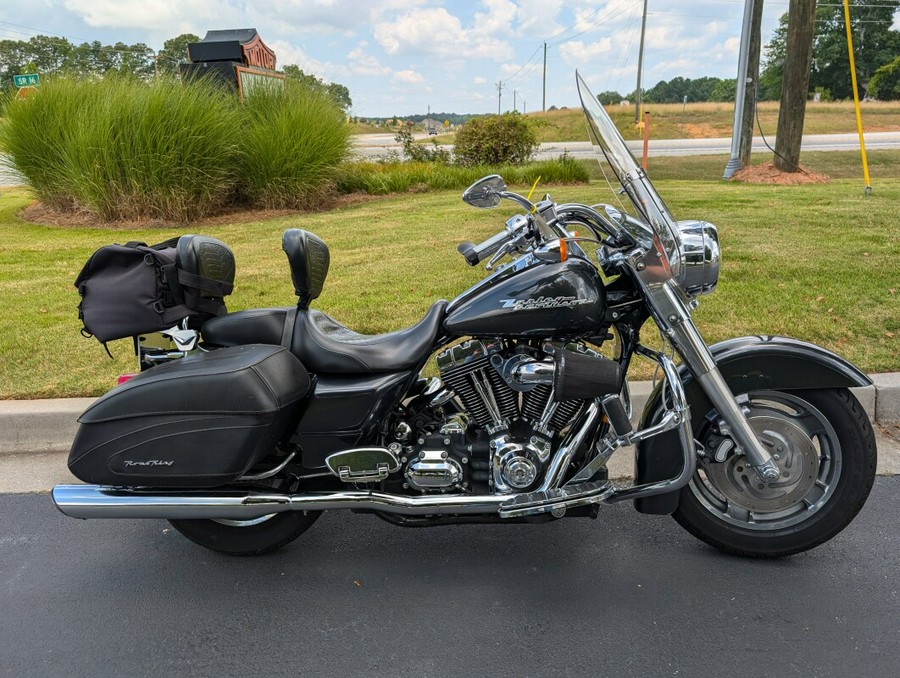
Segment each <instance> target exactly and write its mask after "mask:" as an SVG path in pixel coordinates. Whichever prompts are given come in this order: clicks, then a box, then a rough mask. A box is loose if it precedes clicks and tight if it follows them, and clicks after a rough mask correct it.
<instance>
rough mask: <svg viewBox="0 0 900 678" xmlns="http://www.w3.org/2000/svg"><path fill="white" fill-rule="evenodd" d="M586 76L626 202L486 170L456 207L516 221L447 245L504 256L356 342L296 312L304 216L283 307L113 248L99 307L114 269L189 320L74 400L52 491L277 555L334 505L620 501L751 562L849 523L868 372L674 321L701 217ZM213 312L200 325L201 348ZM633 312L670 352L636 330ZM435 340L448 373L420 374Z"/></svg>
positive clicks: (309, 245) (570, 511)
mask: <svg viewBox="0 0 900 678" xmlns="http://www.w3.org/2000/svg"><path fill="white" fill-rule="evenodd" d="M578 89H579V94H580V96H581V101H582V105H583V108H584V112H585V115H586V117H587V121H588V127H589V130H590V134H591V137H592V141H593V143H594V145H595V148H596V150H597V151H598V155H599V156H600V159H601V164H603V163H606V165H604V166H605V167H606V166H608V169H609V170H611V172H612V174H613V175H614V178H615V179H616V180H618V181H619V183H620V184H621V192H620V195H624V196H626V197H627V199H628V201H630V203H631V206H632V209H631V211H632V213H631V214H629V213H628V212H626V211H625V210H624V209H617V208H615V207H612V206H610V205H602V204H598V205H591V206H589V205H582V204H574V203H573V204H556V203H554V202H552V201H551V200H550V198H549V196H548V197H545V198H544V199H543V200H540V201H539V202H537V203H534V204H533V203H532V202H530V201H529V200H528V199H526V198H524V197H522V196H520V195H517V194H515V193H512V192H509V191H508V190H507V188H506V186H505V184H504V182H503V180H502V179H501V178H500V177H499V176H496V175H495V176H489V177H485V178H484V179H481V180H480V181H478V182H476V183H475V184H473V185H472V186H470V187H469V188H468V189H467V190H466V192H465V193H464V194H463V200H464V201H466V202H467V203H469V204H471V205H473V206H475V207H483V208H489V207H496V206H497V205H498V204H500V202H501V201H502V200H504V199H506V200H510V201H512V202H513V203H515V204H516V205H517V206H518V207H519V208H520V209H521V210H522V213H520V214H517V215H515V216H513V217H512V218H510V219H509V220H508V221H507V222H506V225H505V227H504V228H503V229H502V230H501V231H500V232H499V233H498V234H497V235H495V236H494V237H492V238H490V239H488V240H487V241H485V242H483V243H481V244H479V245H473V244H472V243H463V244H462V245H460V247H459V251H460V252H461V254H462V255H463V256H464V257H465V259H466V261H467V262H468V263H469V264H470V265H473V266H474V265H476V264H478V263H480V262H482V261H485V260H489V263H488V265H487V268H488V269H489V270H493V269H494V268H495V267H496V270H493V272H492V273H491V275H490V276H488V277H487V278H485V279H484V280H482V281H481V282H480V283H479V284H477V285H475V286H474V287H473V288H472V289H470V290H468V291H466V292H464V293H463V294H461V295H460V296H459V297H457V298H456V299H454V300H453V301H451V302H449V303H448V302H446V301H438V302H436V303H435V304H434V305H433V306H432V307H431V309H430V310H429V311H428V313H427V314H426V316H425V317H424V318H423V319H422V320H421V322H419V323H418V324H416V325H414V326H412V327H409V328H407V329H403V330H399V331H396V332H391V333H389V334H383V335H378V336H366V335H361V334H357V333H356V332H354V331H352V330H350V329H348V328H346V327H344V326H343V325H341V324H340V323H339V322H338V321H336V320H334V319H333V318H331V317H329V316H328V315H326V314H325V313H323V312H321V311H318V310H315V309H314V308H311V304H312V302H314V300H315V299H316V297H318V296H319V293H320V292H321V290H322V287H323V285H324V283H325V278H326V274H327V272H328V264H329V252H328V248H327V247H326V245H325V243H323V242H322V241H321V240H320V239H318V238H317V237H316V236H314V235H313V234H311V233H308V232H305V231H302V230H297V229H292V230H289V231H287V232H286V233H285V234H284V241H283V245H284V249H285V251H286V253H287V256H288V260H289V262H290V266H291V273H292V276H293V282H294V287H295V290H296V293H297V296H298V297H299V301H298V304H297V306H296V307H294V308H269V309H256V310H249V311H241V312H237V313H231V314H224V315H216V314H217V313H219V312H220V311H221V309H220V307H219V305H220V304H221V301H222V299H221V298H222V296H223V295H224V294H226V293H227V292H228V291H229V290H230V281H228V280H223V279H224V278H227V276H228V274H229V273H228V272H229V271H230V272H231V276H232V277H233V271H234V268H233V260H229V256H230V251H229V250H228V249H227V248H226V247H225V246H224V245H223V244H222V243H219V242H218V241H214V240H212V239H210V238H202V237H198V236H184V237H182V238H181V239H179V240H178V242H177V243H174V242H173V243H168V244H163V245H166V246H167V247H168V249H166V247H162V246H161V247H157V248H148V247H145V246H142V245H139V244H138V245H135V244H129V246H130V247H131V248H132V250H133V251H135V252H138V253H139V255H137V258H135V261H137V262H138V264H135V266H136V268H135V267H134V266H132V267H131V268H128V267H127V266H125V267H124V268H122V269H121V270H119V269H116V270H117V271H118V274H117V275H120V277H118V278H115V277H113V278H110V280H112V279H114V280H116V281H117V283H116V284H115V285H109V284H107V286H106V288H107V289H111V288H115V289H114V292H115V294H114V295H112V296H114V297H115V298H125V297H129V294H128V285H127V284H125V283H123V282H122V281H124V280H126V278H127V276H126V273H125V272H123V271H126V269H127V271H126V272H127V273H128V275H131V274H132V272H134V274H135V275H137V273H140V274H141V275H144V277H145V278H146V279H147V280H151V279H152V280H155V281H156V282H157V283H159V287H158V290H159V289H161V290H162V295H161V296H160V297H159V298H158V299H157V298H155V297H154V296H153V295H150V297H151V302H152V303H151V304H150V305H151V306H152V307H153V309H154V311H155V312H157V314H158V317H157V318H156V320H155V321H153V322H155V323H157V324H160V323H169V322H170V321H171V319H172V317H173V316H184V315H185V314H188V315H189V316H190V317H188V318H187V319H185V320H184V322H183V323H181V324H180V325H177V326H176V327H173V328H172V329H170V330H168V331H166V332H165V333H164V334H165V336H166V337H167V339H166V340H167V341H169V342H171V343H170V344H169V345H167V346H162V345H154V341H153V340H152V338H151V337H150V336H148V335H144V336H139V337H137V338H136V339H135V344H136V348H137V351H138V353H139V355H140V356H141V361H142V365H143V366H144V367H145V368H149V369H145V370H144V371H142V372H141V373H140V374H138V375H137V376H135V377H134V378H133V379H131V380H129V381H127V382H126V383H124V384H122V385H120V386H118V387H117V388H115V389H114V390H112V391H111V392H110V393H108V394H107V395H106V396H104V397H103V398H100V399H99V400H97V401H96V402H95V403H94V404H92V405H91V407H89V408H88V410H87V411H86V412H85V413H84V414H83V415H82V417H81V419H80V422H81V425H80V428H79V431H78V434H77V437H76V439H75V441H74V444H73V446H72V451H71V455H70V458H69V468H70V469H71V471H72V472H73V473H74V474H75V475H76V476H77V477H78V478H80V479H81V480H83V481H85V482H86V483H91V484H88V485H62V486H58V487H56V488H55V489H54V490H53V500H54V501H55V502H56V505H57V506H58V507H59V509H60V510H61V511H62V512H63V513H65V514H66V515H69V516H72V517H75V518H165V519H168V520H170V521H171V523H172V525H173V526H174V527H175V528H176V529H177V530H178V531H179V532H181V533H182V534H184V535H185V536H187V537H188V538H189V539H191V540H192V541H194V542H196V543H197V544H200V545H202V546H205V547H207V548H210V549H214V550H217V551H223V552H227V553H233V554H256V553H263V552H267V551H271V550H274V549H277V548H279V547H281V546H284V545H285V544H287V543H288V542H290V541H291V540H293V539H295V538H297V537H298V536H299V535H300V534H302V533H303V532H304V531H305V530H306V529H308V528H309V527H310V526H311V525H312V523H314V522H315V520H316V518H318V516H319V515H320V514H321V512H322V511H325V510H332V509H352V510H354V511H358V512H367V513H374V514H375V515H377V516H379V517H380V518H383V519H385V520H387V521H388V522H391V523H394V524H396V525H401V526H416V527H418V526H434V525H445V524H450V523H453V524H457V523H488V522H500V523H522V522H527V523H542V522H547V521H552V520H558V519H561V518H568V517H591V518H596V517H597V516H598V514H599V511H600V507H601V506H602V505H609V504H616V503H619V502H623V501H625V500H631V501H633V502H634V506H635V508H636V509H637V510H638V511H640V512H642V513H651V514H673V515H674V517H675V519H676V520H677V521H678V522H679V523H680V524H681V525H682V526H683V527H685V528H686V529H687V530H689V531H690V532H691V533H692V534H694V535H695V536H697V537H698V538H700V539H702V540H704V541H705V542H707V543H709V544H712V545H714V546H716V547H718V548H720V549H723V550H725V551H729V552H732V553H736V554H741V555H746V556H759V557H771V556H782V555H787V554H792V553H797V552H800V551H804V550H806V549H810V548H813V547H815V546H817V545H818V544H821V543H823V542H825V541H826V540H828V539H830V538H831V537H833V536H834V535H836V534H837V533H838V532H840V531H841V530H842V529H843V528H844V527H846V525H847V524H848V523H849V522H850V521H851V520H852V519H853V517H854V516H855V515H856V514H857V512H858V511H859V510H860V508H861V507H862V505H863V503H864V502H865V500H866V497H867V496H868V494H869V491H870V489H871V487H872V484H873V481H874V475H875V464H876V450H875V440H874V435H873V432H872V427H871V426H870V424H869V421H868V419H867V417H866V415H865V413H864V411H863V409H862V407H861V406H860V404H859V403H858V402H857V400H856V399H855V398H854V396H853V395H852V394H851V393H850V391H849V390H848V389H849V388H850V387H856V386H867V385H869V384H870V381H869V379H868V378H867V377H866V376H865V375H864V374H863V373H862V372H860V371H859V370H858V369H856V368H855V367H854V366H853V365H851V364H850V363H848V362H847V361H845V360H843V359H842V358H840V357H839V356H837V355H835V354H833V353H831V352H829V351H826V350H824V349H822V348H820V347H818V346H815V345H813V344H809V343H806V342H801V341H796V340H792V339H786V338H782V337H774V336H758V337H742V338H738V339H731V340H728V341H724V342H721V343H719V344H715V345H713V346H707V345H706V344H705V343H704V341H703V339H702V337H701V335H700V333H699V332H698V330H697V327H696V326H695V325H694V323H693V322H692V320H691V311H692V310H693V309H694V308H696V305H697V303H698V299H699V297H700V296H702V295H704V294H708V293H709V292H712V291H713V290H714V289H715V287H716V283H717V279H718V273H719V247H718V238H717V233H716V228H715V227H714V226H713V225H712V224H709V223H706V222H702V221H676V220H675V219H674V217H673V216H672V214H671V212H670V211H669V210H668V208H667V207H666V205H665V203H663V201H662V199H661V198H660V196H659V194H658V193H657V192H656V190H655V189H654V187H653V185H652V184H651V182H650V180H649V178H648V177H647V175H646V174H645V173H644V172H643V171H642V170H641V169H640V167H639V166H638V164H637V163H636V162H635V160H634V158H633V157H632V155H631V154H630V153H629V151H628V150H627V148H626V146H625V143H624V141H623V140H622V137H621V135H620V134H619V133H618V131H617V130H616V128H615V127H614V125H613V123H612V121H611V120H610V119H609V117H608V116H607V114H606V112H605V111H604V110H603V108H602V106H600V105H599V104H598V102H597V99H596V97H594V96H593V95H592V94H591V92H590V91H589V90H588V88H587V86H586V85H585V83H584V82H583V81H582V79H581V78H580V77H578ZM576 233H577V234H578V235H575V234H576ZM126 247H128V246H126ZM163 251H169V252H174V254H172V256H171V257H169V258H168V259H166V258H165V256H163V254H162V252H163ZM119 254H121V252H120V253H119ZM98 256H99V253H98V255H95V259H96V261H94V264H95V266H94V269H93V270H100V269H101V268H102V267H99V262H100V259H99V258H97V257H98ZM507 256H511V257H512V259H511V261H508V262H506V263H503V264H502V265H499V266H498V263H499V262H501V260H503V259H504V258H505V257H507ZM92 261H93V260H92ZM141 267H143V268H141ZM87 269H88V267H86V270H87ZM150 272H152V275H151V274H150ZM123 276H124V277H123ZM97 280H100V278H97ZM92 284H93V283H92V282H91V277H90V275H86V274H84V273H83V274H82V279H81V282H80V284H79V289H80V290H81V292H82V294H84V295H85V297H84V308H83V311H84V315H85V318H88V317H89V316H91V312H90V311H91V308H92V306H91V304H92V303H94V300H96V299H97V295H101V296H102V293H101V292H99V291H97V289H96V285H95V286H94V287H93V288H92V287H91V285H92ZM92 289H93V291H92ZM140 296H142V295H139V294H132V295H130V298H133V299H137V297H140ZM138 301H141V300H138ZM145 305H146V304H145ZM198 307H199V308H200V311H202V312H201V313H199V314H196V313H193V314H192V312H191V309H197V308H198ZM94 308H96V304H95V303H94ZM204 313H205V314H206V315H207V316H214V317H211V318H210V319H207V320H205V322H202V325H200V326H199V337H198V332H197V325H198V324H199V321H198V318H202V317H203V316H204ZM101 315H103V314H101ZM113 315H115V314H113ZM120 315H121V319H125V318H126V317H131V316H129V314H128V313H123V314H120ZM103 317H105V318H107V319H108V318H110V317H113V316H111V315H109V314H106V315H105V316H103ZM116 317H118V316H116ZM650 319H652V320H653V321H654V323H655V327H653V334H655V333H656V331H657V329H658V330H659V333H660V335H661V336H662V337H663V339H664V346H669V347H671V349H672V351H673V353H670V352H668V351H666V350H654V349H651V348H649V347H648V346H647V345H646V344H645V343H644V342H642V340H641V329H642V327H643V326H644V325H645V323H646V321H648V320H650ZM142 322H143V323H150V324H153V322H151V321H149V320H147V321H140V322H138V323H137V326H138V327H141V328H143V329H142V330H141V331H149V330H151V329H158V328H153V327H149V326H144V325H142V324H141V323H142ZM86 325H88V324H87V322H86ZM88 327H89V329H90V326H89V325H88ZM97 327H99V325H97ZM651 327H652V325H651ZM129 331H132V333H133V334H141V331H134V326H132V327H131V329H129ZM100 338H103V337H100ZM201 339H202V340H201ZM198 341H199V343H198ZM610 344H612V345H614V347H615V350H614V351H612V352H610V351H604V352H605V353H607V355H604V353H603V352H601V349H604V348H606V347H608V346H609V345H610ZM676 353H677V355H678V357H679V358H680V365H677V364H676V363H675V362H674V360H673V358H674V354H676ZM434 354H436V357H435V362H436V368H437V373H438V374H439V376H438V377H432V378H424V377H422V376H420V372H421V371H422V370H423V368H425V367H426V366H427V364H428V362H429V358H430V357H431V356H432V355H434ZM610 355H611V356H612V357H610ZM635 356H638V357H640V358H641V359H646V360H649V361H651V362H652V363H655V365H656V366H657V367H658V369H659V370H660V371H661V374H662V375H663V377H664V378H663V379H661V380H660V382H659V384H658V386H657V387H656V389H655V391H654V392H653V393H652V395H651V397H650V399H649V401H648V403H647V405H646V408H645V409H644V412H643V414H642V416H641V418H640V423H639V424H638V425H637V427H636V428H635V427H633V426H632V423H631V420H630V414H631V413H630V399H629V391H628V384H627V381H626V378H625V374H626V370H627V368H628V366H629V364H630V362H631V360H632V358H633V357H635ZM619 448H633V454H634V460H635V463H634V482H633V483H632V484H629V485H617V484H614V483H612V482H611V481H610V480H609V478H608V471H607V462H608V460H609V459H610V457H611V456H612V455H613V454H615V453H616V452H617V451H619Z"/></svg>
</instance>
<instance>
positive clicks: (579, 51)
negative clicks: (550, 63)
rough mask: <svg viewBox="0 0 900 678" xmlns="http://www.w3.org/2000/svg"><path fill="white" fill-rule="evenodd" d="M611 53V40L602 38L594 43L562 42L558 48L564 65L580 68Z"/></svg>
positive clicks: (579, 41)
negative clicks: (564, 61)
mask: <svg viewBox="0 0 900 678" xmlns="http://www.w3.org/2000/svg"><path fill="white" fill-rule="evenodd" d="M611 52H612V39H611V38H602V39H600V40H597V41H595V42H589V43H584V42H581V40H573V41H572V42H564V43H563V44H562V45H560V46H559V53H560V54H561V55H562V57H563V59H565V60H566V63H568V64H570V65H575V66H580V65H582V64H586V63H588V62H590V61H594V60H595V59H597V58H599V57H603V56H604V55H608V54H610V53H611Z"/></svg>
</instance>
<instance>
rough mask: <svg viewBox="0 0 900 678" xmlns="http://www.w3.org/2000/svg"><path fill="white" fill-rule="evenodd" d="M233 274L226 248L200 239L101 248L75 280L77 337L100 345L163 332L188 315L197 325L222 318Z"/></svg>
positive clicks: (217, 241) (189, 237)
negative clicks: (90, 338)
mask: <svg viewBox="0 0 900 678" xmlns="http://www.w3.org/2000/svg"><path fill="white" fill-rule="evenodd" d="M234 272H235V267H234V255H233V254H232V252H231V250H230V249H229V248H228V246H227V245H226V244H225V243H223V242H221V241H220V240H216V239H215V238H207V237H205V236H201V235H184V236H181V237H180V238H172V239H171V240H167V241H165V242H162V243H159V244H158V245H150V246H148V245H146V244H144V243H142V242H129V243H127V244H125V245H107V246H106V247H101V248H100V249H99V250H97V251H96V252H94V254H92V255H91V258H90V259H88V261H87V263H86V264H85V265H84V268H83V269H82V271H81V273H80V274H79V275H78V278H76V280H75V287H76V288H77V289H78V293H79V294H80V295H81V303H80V304H79V305H78V317H79V319H80V320H81V321H82V323H84V329H83V330H82V333H83V334H86V335H91V336H94V337H96V338H97V339H98V340H99V341H101V342H103V343H104V344H105V343H106V342H107V341H112V340H113V339H124V338H125V337H132V336H136V335H139V334H149V333H151V332H159V331H161V330H166V329H169V328H170V327H172V326H174V325H176V324H178V323H179V322H181V321H182V320H183V319H185V318H189V317H193V318H196V319H197V326H198V327H199V324H200V323H202V321H204V320H208V319H209V318H212V317H215V316H217V315H224V314H225V312H226V309H225V301H224V297H226V296H227V295H229V294H231V291H232V289H233V287H234Z"/></svg>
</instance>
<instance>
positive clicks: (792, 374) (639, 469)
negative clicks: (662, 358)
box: [634, 336, 872, 514]
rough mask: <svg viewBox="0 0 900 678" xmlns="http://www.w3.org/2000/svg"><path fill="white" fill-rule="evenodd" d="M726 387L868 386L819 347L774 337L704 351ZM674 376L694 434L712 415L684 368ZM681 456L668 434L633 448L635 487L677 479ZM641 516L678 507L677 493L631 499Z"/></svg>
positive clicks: (651, 409)
mask: <svg viewBox="0 0 900 678" xmlns="http://www.w3.org/2000/svg"><path fill="white" fill-rule="evenodd" d="M709 350H710V352H711V353H712V355H713V357H714V358H715V361H716V364H717V365H718V367H719V370H720V371H721V373H722V377H724V379H725V382H726V383H727V384H728V386H729V388H731V392H732V393H734V394H735V395H738V394H741V393H747V392H749V391H759V390H774V389H777V390H799V389H807V388H852V387H857V386H870V385H871V384H872V381H871V380H870V379H869V377H867V376H866V375H865V374H864V373H862V372H860V371H859V369H857V368H856V367H855V366H854V365H853V364H851V363H850V362H848V361H846V360H844V359H843V358H841V357H840V356H839V355H836V354H835V353H832V352H831V351H828V350H826V349H824V348H822V347H821V346H816V345H815V344H810V343H808V342H805V341H799V340H797V339H789V338H787V337H775V336H758V337H739V338H736V339H728V340H726V341H723V342H720V343H718V344H714V345H712V346H710V347H709ZM679 374H680V375H681V380H682V383H683V384H684V391H685V395H686V396H687V399H688V403H689V404H690V407H691V425H692V426H693V428H694V430H695V431H697V430H698V429H699V427H700V425H701V424H702V422H703V419H704V417H705V416H706V414H707V413H708V412H709V411H710V410H711V409H712V404H711V403H710V402H709V400H708V399H707V397H706V395H705V394H704V393H703V390H702V389H701V388H700V386H699V384H697V382H696V380H695V379H694V377H693V375H692V374H691V373H690V372H689V371H688V369H687V367H686V366H684V365H682V366H681V368H680V370H679ZM661 389H662V383H660V384H658V385H657V387H656V388H655V389H654V390H653V392H652V393H651V394H650V398H649V399H648V401H647V405H646V407H645V408H644V411H643V414H642V416H641V425H640V428H644V427H645V426H646V425H648V424H652V423H653V422H654V419H655V418H657V417H659V416H660V415H661V413H662V403H661V400H660V396H661ZM681 467H682V453H681V449H680V448H679V443H678V435H677V433H676V432H675V431H669V432H667V433H664V434H662V435H658V436H656V437H654V438H650V439H648V440H645V441H642V442H640V443H638V445H637V449H636V450H635V462H634V469H635V482H636V483H637V484H642V483H648V482H653V481H656V480H664V479H666V478H672V477H674V476H676V475H678V473H680V471H681ZM634 505H635V508H636V509H637V510H638V511H639V512H640V513H653V514H667V513H673V512H674V511H675V509H676V508H677V507H678V492H677V491H675V492H670V493H668V494H660V495H656V496H653V497H646V498H643V499H635V501H634Z"/></svg>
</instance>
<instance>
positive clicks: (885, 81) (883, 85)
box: [869, 56, 900, 101]
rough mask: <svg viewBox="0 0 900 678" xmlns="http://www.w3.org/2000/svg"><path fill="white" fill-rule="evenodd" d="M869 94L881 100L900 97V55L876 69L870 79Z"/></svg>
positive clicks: (895, 99) (894, 99)
mask: <svg viewBox="0 0 900 678" xmlns="http://www.w3.org/2000/svg"><path fill="white" fill-rule="evenodd" d="M869 94H870V95H871V96H873V97H875V98H876V99H880V100H881V101H897V100H898V99H900V56H898V57H897V58H896V59H894V60H893V61H892V62H891V63H889V64H885V65H884V66H882V67H881V68H879V69H878V70H877V71H875V73H874V74H873V75H872V79H871V80H869Z"/></svg>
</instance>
